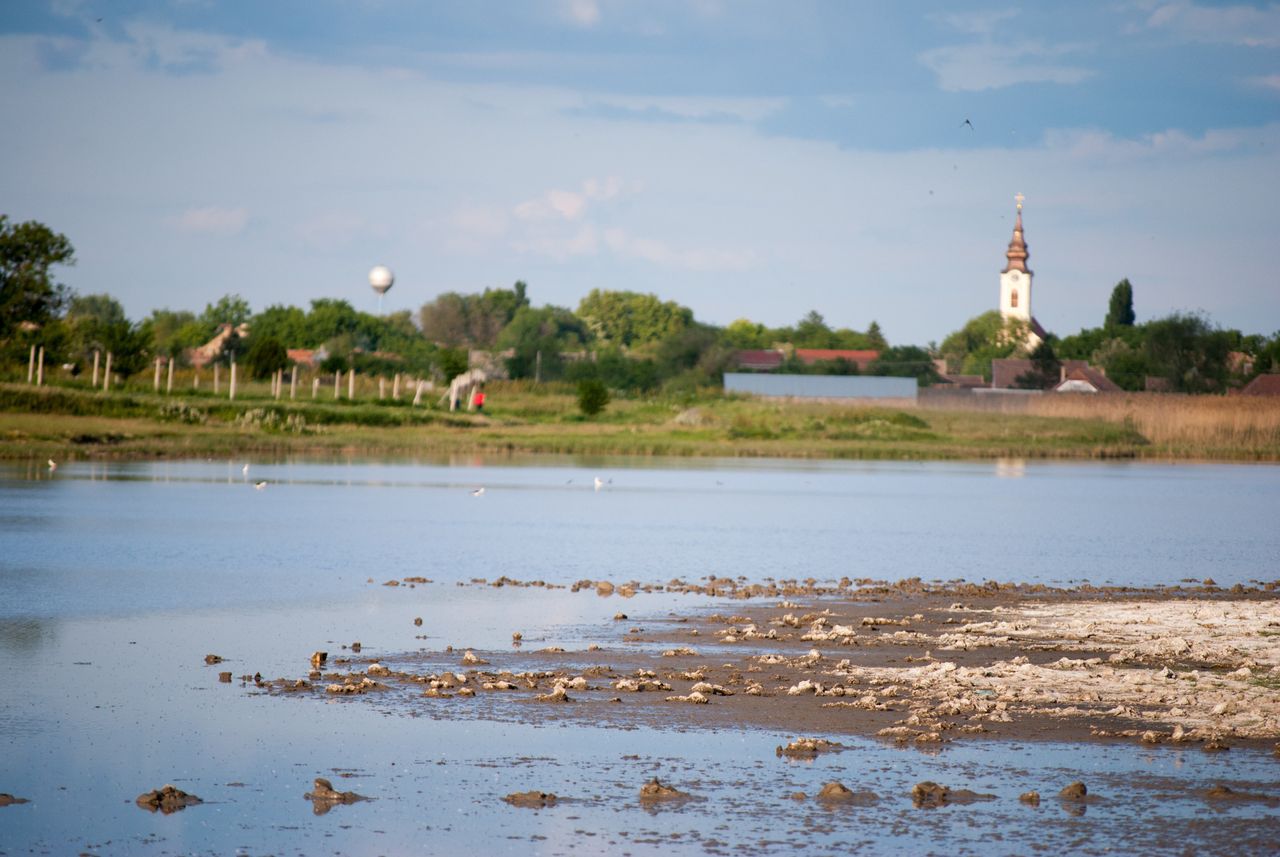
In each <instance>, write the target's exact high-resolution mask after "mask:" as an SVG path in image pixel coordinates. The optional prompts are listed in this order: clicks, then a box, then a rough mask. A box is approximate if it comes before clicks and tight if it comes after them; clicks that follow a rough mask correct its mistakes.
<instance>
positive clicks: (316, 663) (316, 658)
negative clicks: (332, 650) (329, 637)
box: [311, 652, 329, 670]
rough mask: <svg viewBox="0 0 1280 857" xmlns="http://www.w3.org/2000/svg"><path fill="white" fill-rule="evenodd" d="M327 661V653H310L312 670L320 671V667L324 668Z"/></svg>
mask: <svg viewBox="0 0 1280 857" xmlns="http://www.w3.org/2000/svg"><path fill="white" fill-rule="evenodd" d="M327 660H329V653H328V652H312V653H311V668H312V669H316V670H318V669H320V668H321V667H322V666H324V664H325V661H327Z"/></svg>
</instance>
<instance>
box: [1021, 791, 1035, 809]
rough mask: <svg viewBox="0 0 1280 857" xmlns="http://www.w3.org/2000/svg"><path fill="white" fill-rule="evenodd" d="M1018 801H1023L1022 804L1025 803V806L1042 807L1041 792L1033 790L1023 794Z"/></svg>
mask: <svg viewBox="0 0 1280 857" xmlns="http://www.w3.org/2000/svg"><path fill="white" fill-rule="evenodd" d="M1018 800H1020V801H1022V802H1023V803H1025V804H1028V805H1030V806H1039V805H1040V792H1038V791H1035V790H1032V791H1029V792H1023V793H1022V794H1020V795H1018Z"/></svg>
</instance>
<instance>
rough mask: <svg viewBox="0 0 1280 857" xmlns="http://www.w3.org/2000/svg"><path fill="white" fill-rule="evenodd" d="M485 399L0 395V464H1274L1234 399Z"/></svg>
mask: <svg viewBox="0 0 1280 857" xmlns="http://www.w3.org/2000/svg"><path fill="white" fill-rule="evenodd" d="M488 392H489V400H488V406H487V407H486V410H485V413H484V414H469V413H457V414H451V413H449V412H448V411H446V410H442V409H439V408H437V407H436V405H435V403H434V401H432V402H431V403H430V404H428V405H424V406H419V407H413V406H411V405H410V404H409V403H408V401H407V397H406V400H404V401H401V402H393V401H391V400H382V401H379V400H376V399H366V400H362V401H357V402H349V401H347V400H336V401H335V400H333V399H332V397H330V398H327V399H326V398H323V397H321V398H320V399H317V400H315V401H312V400H310V399H309V398H308V399H307V400H305V401H296V402H289V401H288V400H287V398H286V399H284V400H274V399H272V398H270V396H269V395H267V389H266V387H265V386H264V387H263V388H262V389H261V390H257V389H255V388H252V387H251V388H249V389H248V390H247V391H245V393H244V394H242V395H241V397H240V398H238V399H237V400H236V401H234V402H231V401H229V400H228V399H227V398H226V397H225V396H222V397H214V396H212V395H211V394H198V393H188V394H185V395H181V396H178V395H175V396H164V395H156V394H154V393H151V392H149V391H148V392H143V391H138V390H132V391H127V392H123V393H115V392H113V393H111V394H104V393H101V392H95V391H92V390H87V389H77V388H73V387H44V388H40V389H37V388H34V387H31V386H28V385H25V384H0V457H4V458H9V459H32V458H35V459H40V460H43V459H44V458H46V457H53V458H59V459H67V458H90V457H95V458H96V457H196V456H199V457H208V456H213V457H220V456H235V455H244V454H250V453H252V454H259V455H263V454H315V455H332V454H369V455H419V454H421V455H427V454H454V453H565V454H599V455H673V456H729V457H733V456H742V457H748V456H749V457H778V458H832V459H841V458H843V459H949V458H988V459H989V458H1074V459H1100V458H1171V459H1218V460H1250V461H1276V460H1280V403H1265V404H1264V405H1263V406H1258V405H1256V404H1254V403H1249V402H1243V401H1242V400H1239V399H1220V398H1218V399H1209V398H1203V399H1199V398H1197V399H1192V398H1188V397H1182V400H1181V401H1179V402H1177V403H1173V402H1164V401H1162V400H1159V399H1146V400H1142V399H1134V398H1131V397H1116V398H1114V399H1110V400H1108V397H1096V398H1093V399H1085V398H1084V397H1070V398H1069V399H1068V398H1066V397H1058V400H1057V401H1054V400H1052V399H1050V398H1049V397H1043V398H1042V400H1041V401H1042V402H1043V403H1044V404H1038V403H1030V402H1025V403H1023V404H1021V405H1019V406H1018V407H1019V409H1020V412H1013V409H1012V408H1010V407H1008V406H1005V405H1002V406H1001V407H1000V408H999V409H995V408H986V409H975V408H967V409H966V408H960V407H958V406H956V405H955V403H948V404H945V405H936V406H935V405H933V404H929V403H927V402H926V403H924V404H922V405H921V406H920V407H902V408H883V407H871V406H866V405H856V404H834V403H819V402H806V403H789V402H778V401H771V400H752V399H739V398H731V397H724V396H720V395H717V394H713V393H710V392H708V393H706V394H703V395H700V396H696V397H692V398H688V399H680V400H675V399H663V398H649V399H623V400H616V401H614V402H613V403H611V404H610V405H609V407H608V409H607V410H606V412H605V413H604V414H602V415H600V416H599V417H598V418H596V419H586V418H584V417H582V415H581V414H579V413H578V411H577V407H576V403H575V400H574V397H573V395H572V391H571V390H569V389H568V388H567V387H557V386H555V385H543V386H541V387H537V388H535V387H533V386H531V385H527V384H518V383H506V384H503V383H495V384H490V385H489V390H488ZM1050 405H1052V407H1050ZM1068 405H1069V406H1070V407H1068ZM1175 405H1176V407H1175ZM1055 409H1056V410H1055ZM1073 409H1074V410H1073ZM1175 417H1176V418H1175Z"/></svg>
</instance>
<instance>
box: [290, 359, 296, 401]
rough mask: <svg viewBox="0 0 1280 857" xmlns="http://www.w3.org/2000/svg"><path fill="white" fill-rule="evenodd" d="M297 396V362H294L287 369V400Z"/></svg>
mask: <svg viewBox="0 0 1280 857" xmlns="http://www.w3.org/2000/svg"><path fill="white" fill-rule="evenodd" d="M296 398H298V364H297V363H294V364H293V366H292V367H291V368H290V369H289V401H291V402H292V401H293V400H294V399H296Z"/></svg>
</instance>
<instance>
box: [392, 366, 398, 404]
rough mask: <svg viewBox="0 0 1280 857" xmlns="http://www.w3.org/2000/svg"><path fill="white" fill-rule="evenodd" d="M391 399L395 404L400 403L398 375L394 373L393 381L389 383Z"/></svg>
mask: <svg viewBox="0 0 1280 857" xmlns="http://www.w3.org/2000/svg"><path fill="white" fill-rule="evenodd" d="M391 398H393V399H395V400H396V401H397V402H398V401H400V373H399V372H397V373H396V377H395V380H393V381H392V382H391Z"/></svg>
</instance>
